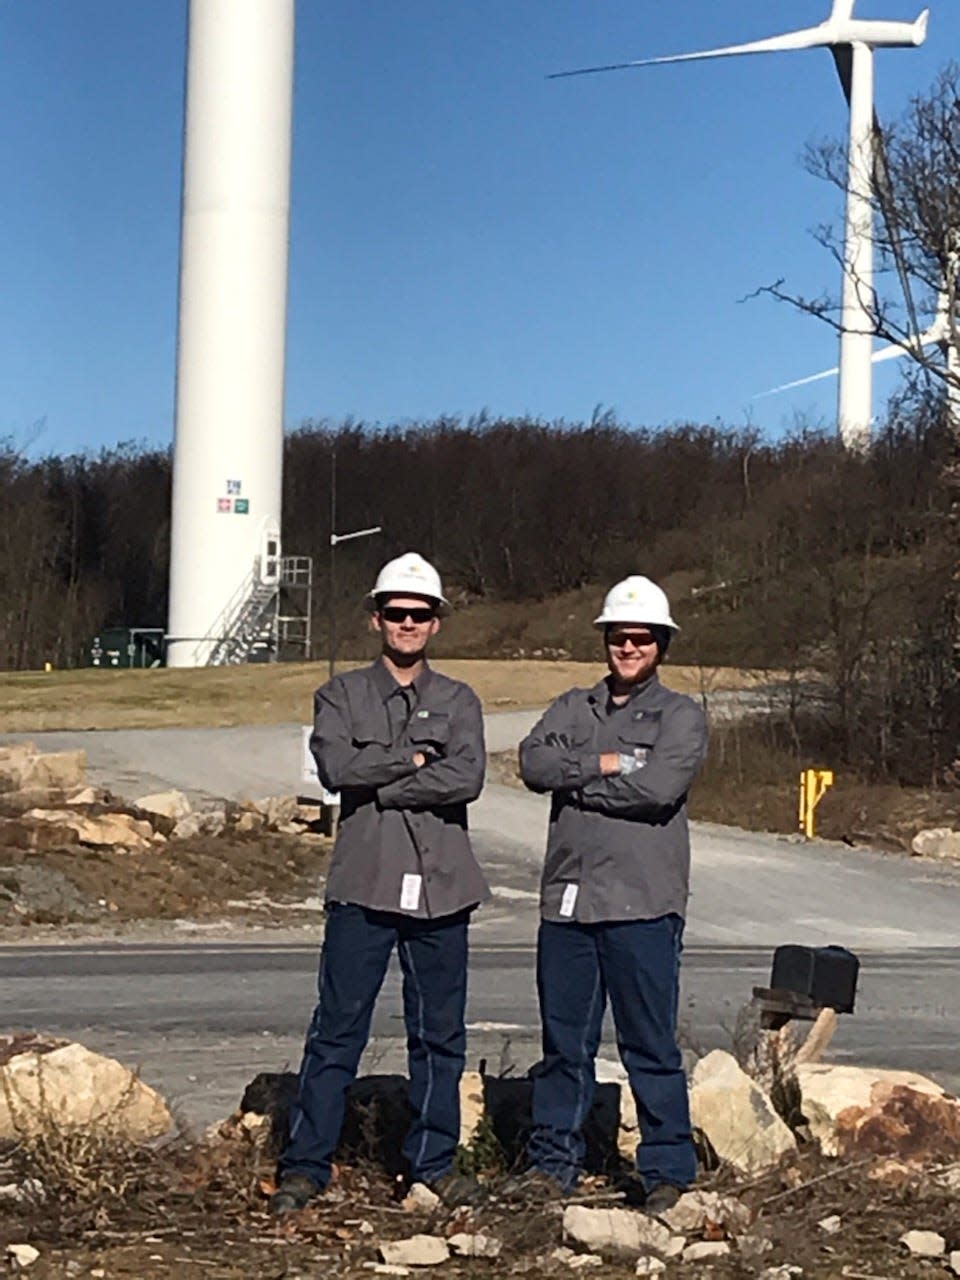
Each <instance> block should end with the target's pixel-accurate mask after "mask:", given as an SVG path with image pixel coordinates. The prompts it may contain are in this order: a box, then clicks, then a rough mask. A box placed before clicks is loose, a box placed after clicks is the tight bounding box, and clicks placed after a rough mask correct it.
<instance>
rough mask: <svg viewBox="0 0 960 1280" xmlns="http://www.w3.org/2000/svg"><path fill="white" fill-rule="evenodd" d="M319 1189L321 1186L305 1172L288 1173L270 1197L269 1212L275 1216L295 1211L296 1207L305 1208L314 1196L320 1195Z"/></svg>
mask: <svg viewBox="0 0 960 1280" xmlns="http://www.w3.org/2000/svg"><path fill="white" fill-rule="evenodd" d="M320 1191H321V1188H320V1187H318V1186H317V1184H316V1183H315V1182H314V1181H313V1179H312V1178H308V1177H307V1176H306V1174H303V1173H291V1174H288V1175H287V1177H285V1178H283V1179H282V1180H281V1182H280V1185H279V1187H277V1189H276V1191H275V1192H274V1193H273V1195H272V1196H271V1197H270V1212H271V1213H272V1214H273V1216H274V1217H275V1218H282V1217H283V1216H284V1215H285V1214H287V1213H296V1211H297V1210H298V1209H305V1208H306V1207H307V1205H308V1204H309V1203H310V1201H311V1200H313V1199H314V1197H315V1196H318V1195H320Z"/></svg>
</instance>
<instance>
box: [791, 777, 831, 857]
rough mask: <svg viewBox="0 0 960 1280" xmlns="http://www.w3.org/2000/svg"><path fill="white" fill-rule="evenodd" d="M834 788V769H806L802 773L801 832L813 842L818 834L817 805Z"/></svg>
mask: <svg viewBox="0 0 960 1280" xmlns="http://www.w3.org/2000/svg"><path fill="white" fill-rule="evenodd" d="M832 786H833V770H832V769H804V770H802V771H801V773H800V806H799V816H800V830H801V831H802V832H803V834H804V835H805V836H806V837H807V839H808V840H812V839H813V837H814V835H815V832H816V823H815V817H814V815H815V813H816V808H817V805H818V804H819V803H820V801H821V800H822V799H823V797H824V796H825V795H826V794H827V791H828V789H829V788H830V787H832Z"/></svg>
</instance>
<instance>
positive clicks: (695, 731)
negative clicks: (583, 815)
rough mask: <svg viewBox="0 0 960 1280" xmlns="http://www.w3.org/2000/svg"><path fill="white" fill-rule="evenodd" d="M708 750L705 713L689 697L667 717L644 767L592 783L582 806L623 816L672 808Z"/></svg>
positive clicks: (583, 794)
mask: <svg viewBox="0 0 960 1280" xmlns="http://www.w3.org/2000/svg"><path fill="white" fill-rule="evenodd" d="M706 754H707V721H706V717H705V716H704V714H703V711H702V710H701V709H700V707H698V706H697V704H696V703H695V702H693V701H692V700H688V701H686V702H684V703H681V704H680V705H679V706H677V707H676V708H675V709H673V710H671V712H670V714H669V715H665V716H664V720H663V725H662V728H661V730H660V735H659V737H658V738H657V740H656V743H655V744H654V746H653V747H651V749H650V754H649V756H648V757H647V762H646V764H645V765H644V766H643V768H642V769H638V770H637V771H636V772H635V773H628V774H623V775H620V774H614V775H612V776H609V777H601V778H597V779H596V780H595V781H593V782H589V783H588V784H587V785H586V786H584V787H583V788H582V790H581V793H580V806H581V808H583V809H591V810H594V811H595V812H598V813H608V814H613V815H615V816H617V817H621V818H630V817H637V818H643V817H650V816H653V815H654V814H656V813H657V812H659V811H662V810H664V809H670V808H672V807H674V806H675V805H676V804H678V803H679V802H680V801H681V800H682V799H683V797H684V796H685V795H686V794H687V792H688V791H689V789H690V786H691V784H692V783H693V780H694V778H696V776H697V774H698V773H699V771H700V766H701V765H702V764H703V761H704V759H705V758H706Z"/></svg>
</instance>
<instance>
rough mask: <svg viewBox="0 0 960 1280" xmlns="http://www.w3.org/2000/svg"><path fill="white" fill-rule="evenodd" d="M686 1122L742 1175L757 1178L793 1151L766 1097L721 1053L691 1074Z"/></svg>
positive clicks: (703, 1061) (786, 1131) (792, 1139)
mask: <svg viewBox="0 0 960 1280" xmlns="http://www.w3.org/2000/svg"><path fill="white" fill-rule="evenodd" d="M690 1118H691V1120H692V1122H693V1124H694V1127H695V1128H697V1129H699V1130H700V1131H701V1132H702V1133H703V1135H704V1137H705V1138H706V1139H707V1141H708V1142H709V1143H710V1145H711V1147H713V1149H714V1151H715V1152H716V1153H717V1155H718V1156H719V1158H720V1159H721V1160H723V1161H724V1162H725V1163H727V1164H730V1165H732V1166H733V1167H734V1168H735V1169H736V1170H737V1171H738V1172H740V1173H747V1174H753V1173H760V1172H762V1171H763V1170H764V1169H768V1168H770V1167H771V1166H772V1165H775V1164H776V1163H777V1162H778V1161H779V1160H780V1159H781V1157H782V1156H784V1155H786V1154H787V1152H789V1151H793V1150H794V1149H795V1147H796V1145H797V1141H796V1138H795V1137H794V1136H793V1134H792V1132H791V1131H790V1129H789V1128H788V1127H787V1125H786V1124H785V1123H784V1122H783V1120H781V1119H780V1117H779V1116H778V1115H777V1113H776V1111H775V1110H774V1106H773V1103H772V1102H771V1101H770V1099H769V1098H768V1097H767V1095H766V1094H765V1093H764V1092H763V1090H762V1089H761V1088H760V1087H759V1085H757V1084H756V1083H755V1082H754V1081H753V1080H751V1079H750V1077H749V1076H748V1075H747V1074H746V1072H745V1071H743V1070H741V1068H740V1067H739V1065H738V1064H737V1060H736V1058H734V1056H733V1054H731V1053H726V1052H725V1051H724V1050H723V1049H714V1050H713V1052H712V1053H708V1054H707V1056H706V1057H705V1058H701V1059H700V1061H699V1062H698V1063H697V1065H696V1067H695V1068H694V1071H693V1078H692V1081H691V1087H690Z"/></svg>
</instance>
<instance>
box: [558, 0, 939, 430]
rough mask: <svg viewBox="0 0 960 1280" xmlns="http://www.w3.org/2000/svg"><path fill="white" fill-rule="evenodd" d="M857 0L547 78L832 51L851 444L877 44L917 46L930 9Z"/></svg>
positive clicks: (845, 403) (861, 347) (857, 410)
mask: <svg viewBox="0 0 960 1280" xmlns="http://www.w3.org/2000/svg"><path fill="white" fill-rule="evenodd" d="M855 3H856V0H833V8H832V9H831V11H830V16H829V17H828V18H827V19H826V20H825V21H824V22H821V23H820V24H819V25H818V26H815V27H806V28H804V29H802V30H800V31H790V32H787V33H786V34H784V35H779V36H771V37H769V38H768V39H764V40H753V41H750V42H749V43H747V44H737V45H728V46H727V47H725V48H720V49H704V50H701V51H700V52H697V53H679V54H672V55H669V56H667V57H661V58H643V59H640V60H639V61H635V62H619V63H614V64H611V65H608V66H603V67H583V68H581V69H579V70H576V71H562V72H559V73H558V75H557V76H555V77H552V78H555V79H558V78H560V77H563V76H576V75H588V74H591V73H593V72H597V71H623V70H627V69H633V68H638V67H652V66H660V65H664V64H667V63H674V62H703V61H707V60H708V59H712V58H733V57H740V56H742V55H746V54H755V53H784V52H792V51H795V50H800V49H829V50H830V51H831V53H832V54H833V57H834V61H835V62H836V65H837V71H838V72H839V75H840V80H841V83H842V84H843V89H844V93H845V94H846V96H847V101H848V103H849V106H850V134H849V156H848V172H847V208H846V232H845V247H844V270H843V295H842V311H841V322H840V323H841V333H840V386H839V395H838V405H837V425H838V429H839V431H840V436H841V438H842V440H843V442H844V444H845V445H847V447H848V448H852V449H862V448H864V447H866V445H868V444H869V441H870V428H871V422H872V419H873V369H872V364H871V357H872V351H873V335H874V310H875V306H874V291H873V175H874V161H875V154H874V92H873V89H874V50H876V49H881V48H882V49H903V48H915V47H917V46H919V45H921V44H923V42H924V40H926V38H927V22H928V19H929V15H930V11H929V9H924V11H923V12H922V13H921V14H920V16H919V18H917V19H916V21H915V22H886V21H877V20H874V19H861V18H855V17H854V16H853V9H854V5H855Z"/></svg>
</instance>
